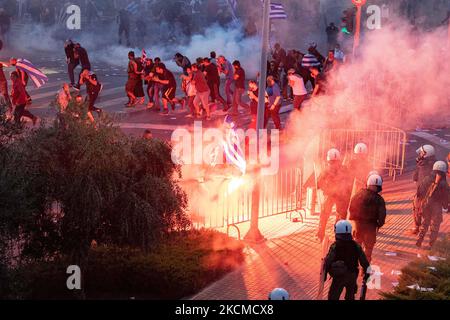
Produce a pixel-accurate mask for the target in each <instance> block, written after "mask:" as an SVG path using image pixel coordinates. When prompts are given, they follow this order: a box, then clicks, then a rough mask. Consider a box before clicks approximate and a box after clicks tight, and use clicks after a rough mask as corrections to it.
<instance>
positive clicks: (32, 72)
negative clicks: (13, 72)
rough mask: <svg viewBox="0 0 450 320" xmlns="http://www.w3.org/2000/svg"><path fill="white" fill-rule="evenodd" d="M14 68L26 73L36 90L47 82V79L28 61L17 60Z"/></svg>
mask: <svg viewBox="0 0 450 320" xmlns="http://www.w3.org/2000/svg"><path fill="white" fill-rule="evenodd" d="M16 68H18V69H20V70H21V71H24V72H26V73H27V74H28V76H29V77H30V79H31V80H32V81H33V83H34V85H35V86H36V87H37V88H40V87H42V86H43V85H44V84H46V83H47V82H48V77H47V76H46V75H45V74H44V73H43V72H42V71H41V70H39V69H38V68H36V67H35V66H34V65H33V64H32V63H31V62H30V61H28V60H25V59H18V60H17V64H16Z"/></svg>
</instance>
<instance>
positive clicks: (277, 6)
mask: <svg viewBox="0 0 450 320" xmlns="http://www.w3.org/2000/svg"><path fill="white" fill-rule="evenodd" d="M270 19H271V20H275V19H284V20H285V19H287V14H286V11H285V10H284V6H283V5H282V4H281V3H273V2H271V3H270Z"/></svg>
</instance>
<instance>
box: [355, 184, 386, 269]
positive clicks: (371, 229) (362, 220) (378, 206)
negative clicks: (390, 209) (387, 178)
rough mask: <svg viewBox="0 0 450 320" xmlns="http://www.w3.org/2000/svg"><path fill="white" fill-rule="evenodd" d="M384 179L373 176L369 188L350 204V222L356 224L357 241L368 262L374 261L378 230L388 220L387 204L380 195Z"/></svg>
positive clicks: (362, 190)
mask: <svg viewBox="0 0 450 320" xmlns="http://www.w3.org/2000/svg"><path fill="white" fill-rule="evenodd" d="M382 189H383V179H382V178H381V177H380V176H379V175H372V176H370V177H369V179H368V180H367V188H366V189H361V190H360V191H359V192H358V193H357V194H356V195H355V196H354V197H353V198H352V200H351V202H350V208H349V211H350V220H351V221H354V222H355V231H354V236H355V240H356V241H357V242H358V243H359V244H360V245H361V246H363V248H364V252H365V254H366V257H367V260H368V261H369V262H370V261H372V251H373V248H374V247H375V243H376V241H377V233H378V230H379V229H380V228H381V227H383V226H384V223H385V220H386V203H385V201H384V199H383V197H382V196H381V195H380V194H379V193H380V192H381V191H382Z"/></svg>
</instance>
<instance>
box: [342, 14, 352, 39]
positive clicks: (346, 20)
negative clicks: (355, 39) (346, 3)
mask: <svg viewBox="0 0 450 320" xmlns="http://www.w3.org/2000/svg"><path fill="white" fill-rule="evenodd" d="M343 14H344V16H343V17H342V29H341V31H342V32H343V33H345V34H352V33H353V26H354V21H355V12H354V10H353V9H347V10H345V11H344V12H343Z"/></svg>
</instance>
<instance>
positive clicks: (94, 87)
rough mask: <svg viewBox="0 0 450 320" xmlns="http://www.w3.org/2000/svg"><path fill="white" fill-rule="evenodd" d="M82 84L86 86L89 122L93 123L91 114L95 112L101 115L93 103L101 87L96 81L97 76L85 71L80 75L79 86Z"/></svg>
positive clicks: (100, 111)
mask: <svg viewBox="0 0 450 320" xmlns="http://www.w3.org/2000/svg"><path fill="white" fill-rule="evenodd" d="M83 84H85V85H86V92H87V94H88V101H89V105H88V117H89V119H90V120H91V122H94V116H93V115H92V112H93V111H95V112H97V113H98V114H99V115H100V114H101V113H102V110H101V109H99V108H97V107H96V106H95V102H96V101H97V98H98V94H99V93H100V91H101V88H102V85H101V84H100V82H99V81H98V79H97V75H96V74H95V73H92V72H90V71H89V70H87V69H85V70H84V71H83V72H82V73H81V78H80V85H83Z"/></svg>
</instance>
